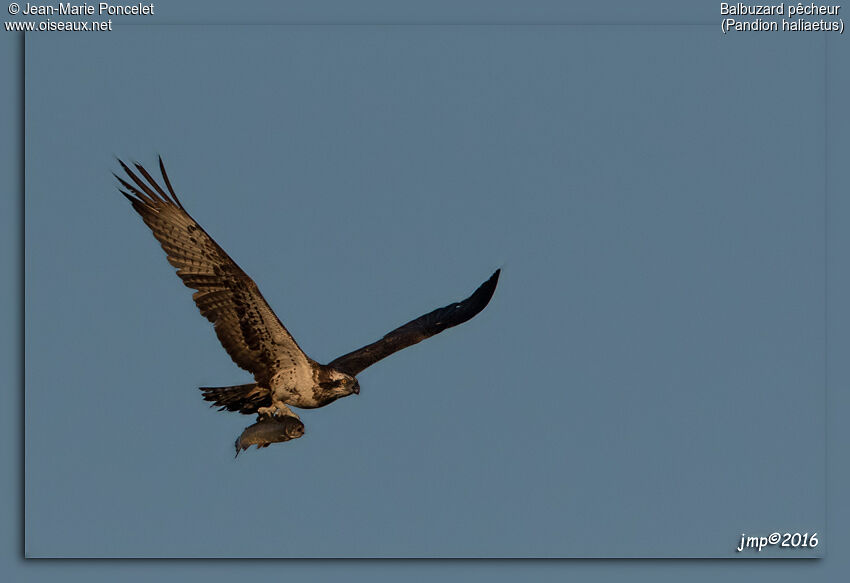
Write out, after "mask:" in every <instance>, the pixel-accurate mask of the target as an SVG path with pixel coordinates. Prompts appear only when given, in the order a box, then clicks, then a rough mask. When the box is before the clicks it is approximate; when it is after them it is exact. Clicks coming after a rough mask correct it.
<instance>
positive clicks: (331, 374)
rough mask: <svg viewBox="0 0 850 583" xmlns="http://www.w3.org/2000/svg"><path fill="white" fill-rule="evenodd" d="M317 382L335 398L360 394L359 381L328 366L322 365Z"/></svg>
mask: <svg viewBox="0 0 850 583" xmlns="http://www.w3.org/2000/svg"><path fill="white" fill-rule="evenodd" d="M317 384H318V385H319V386H320V387H322V388H323V389H324V390H326V391H328V392H330V393H331V394H332V395H333V396H335V397H337V398H339V397H347V396H348V395H351V394H352V393H353V394H355V395H359V394H360V383H358V382H357V379H356V378H354V377H353V376H351V375H349V374H346V373H344V372H340V371H338V370H335V369H333V368H330V367H322V370H320V371H319V375H318V383H317Z"/></svg>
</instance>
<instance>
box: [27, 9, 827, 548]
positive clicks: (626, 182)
mask: <svg viewBox="0 0 850 583" xmlns="http://www.w3.org/2000/svg"><path fill="white" fill-rule="evenodd" d="M718 35H719V33H718V32H717V31H715V30H709V29H700V28H697V29H693V28H687V27H685V28H683V29H681V30H680V29H676V28H665V29H663V30H658V29H657V28H652V27H635V28H629V27H626V28H603V29H597V28H591V29H587V28H577V29H576V28H571V27H539V26H517V27H404V26H398V27H386V26H383V27H320V26H308V27H273V26H270V27H197V26H195V27H160V28H155V29H153V30H150V29H147V28H144V27H132V28H128V29H124V30H120V31H116V32H115V33H113V34H110V35H106V36H104V37H98V38H95V37H82V36H80V37H74V38H73V39H71V38H64V39H62V38H60V37H55V36H46V35H45V36H40V37H32V38H31V39H29V40H28V45H27V54H26V57H27V67H28V72H32V71H45V72H47V71H49V73H50V74H47V73H45V74H44V75H35V74H31V75H29V76H28V77H27V120H26V121H27V200H26V205H27V206H26V211H27V223H26V227H27V241H26V243H27V255H26V265H27V364H28V369H27V395H26V399H27V416H26V427H27V433H26V436H27V454H26V455H27V490H26V493H27V507H26V520H27V532H26V535H27V538H26V545H27V551H28V553H29V554H30V555H32V556H236V557H239V556H310V557H318V556H595V557H605V556H680V557H683V556H688V557H690V556H731V555H732V554H733V553H732V551H733V550H734V546H735V545H736V544H737V542H738V538H739V537H740V534H741V532H748V533H750V532H751V533H754V534H755V533H759V532H765V533H769V532H772V531H773V530H777V529H779V528H783V529H798V530H801V531H806V530H811V531H815V530H822V529H823V527H824V521H825V516H824V511H823V510H824V504H825V500H824V481H823V480H824V474H825V471H824V454H823V452H824V445H825V442H824V400H825V392H824V391H825V372H824V358H825V345H824V339H825V328H824V326H825V321H824V311H825V307H826V306H825V304H824V298H825V288H824V286H825V284H826V278H825V271H824V270H825V262H824V242H825V239H824V237H825V231H824V228H825V225H824V216H825V215H824V210H825V209H824V202H825V198H824V190H823V188H824V184H823V172H824V156H825V154H824V123H823V113H824V112H823V101H824V93H823V90H824V82H823V69H822V68H818V67H812V66H810V64H811V63H812V62H817V60H818V59H822V57H823V41H822V39H821V38H820V37H817V36H805V35H801V36H799V37H796V38H795V40H794V41H793V42H792V41H789V40H787V38H786V37H781V36H775V37H759V38H758V39H756V37H744V36H741V37H737V38H733V39H728V38H721V37H719V36H718ZM59 49H61V50H59ZM788 70H793V71H795V75H793V76H789V75H786V74H784V73H783V72H785V71H788ZM789 112H793V115H789ZM157 154H162V155H163V158H164V159H165V162H166V164H167V166H168V169H169V173H170V176H171V179H172V182H173V184H174V187H175V189H176V190H177V192H178V194H179V195H180V196H181V200H182V201H183V203H184V205H185V206H186V207H187V209H189V211H190V212H192V214H193V215H194V216H195V218H196V219H197V220H198V221H199V222H200V223H201V224H202V225H203V226H204V227H205V228H206V229H207V230H208V231H209V232H210V233H211V234H212V235H213V236H214V237H215V238H216V240H217V241H218V242H219V243H220V244H221V245H222V246H223V247H224V248H225V249H226V250H227V251H228V252H229V253H230V254H231V256H232V257H233V258H234V259H235V260H236V261H237V262H238V263H239V264H240V265H241V266H242V267H243V269H245V271H247V272H248V273H249V274H250V275H252V276H253V277H254V278H255V280H256V281H257V283H258V284H259V286H260V288H261V290H262V291H263V293H264V295H265V296H266V298H267V299H268V300H269V302H270V303H271V305H272V307H273V308H274V309H275V310H276V311H277V313H278V315H279V316H280V318H281V319H282V320H283V322H284V323H285V324H286V325H287V326H288V327H289V329H290V331H291V332H292V333H293V335H294V336H295V337H296V338H297V339H298V341H299V342H300V344H301V346H302V347H303V348H304V349H305V350H306V351H307V352H308V354H310V355H311V356H313V357H314V358H316V359H317V360H320V361H328V360H331V359H332V358H334V357H335V356H338V355H339V354H341V353H343V352H347V351H348V350H351V349H352V348H356V347H358V346H361V345H362V344H365V343H367V342H370V341H372V340H374V339H376V338H378V337H379V336H380V335H381V334H383V333H384V332H386V331H388V330H389V329H391V328H393V327H395V326H396V325H398V324H401V323H403V322H405V321H406V320H408V319H410V318H412V317H415V316H418V315H419V314H421V313H423V312H425V311H428V310H430V309H432V308H434V307H437V306H441V305H444V304H446V303H448V302H449V301H453V300H457V299H460V298H462V297H464V296H465V295H466V294H467V293H468V292H469V291H471V290H472V289H474V287H475V286H476V285H478V284H479V283H480V282H481V281H483V280H484V279H485V278H486V277H487V276H488V275H489V274H490V273H491V272H492V270H493V269H495V268H496V267H503V269H504V272H503V277H502V282H501V285H500V288H499V289H498V290H497V293H496V296H495V297H494V299H493V302H492V304H491V305H490V306H489V307H488V308H487V310H485V312H483V313H482V314H481V315H480V316H479V317H477V318H476V319H474V320H473V321H471V322H470V323H468V324H466V325H464V326H462V327H460V328H457V329H453V330H451V331H449V332H446V333H444V334H442V335H440V336H439V337H436V338H434V339H431V340H429V341H428V342H426V343H423V344H421V345H418V346H416V347H414V348H411V349H409V350H406V351H404V352H403V353H399V354H397V355H395V356H394V357H392V358H391V359H388V360H387V361H385V362H382V363H380V364H379V365H376V366H375V367H374V368H372V369H369V370H368V371H367V372H365V373H364V374H363V375H361V385H362V394H361V395H360V396H358V397H351V398H348V399H345V400H342V401H340V402H338V403H335V404H333V405H332V406H330V407H327V408H325V409H321V410H316V411H311V412H305V413H304V414H303V415H302V419H303V420H304V422H305V424H306V426H307V435H306V436H305V437H304V438H302V439H300V440H298V441H295V442H292V443H288V444H283V445H276V446H273V447H271V448H269V449H267V450H264V451H261V452H255V451H253V450H252V451H250V452H248V454H247V455H245V456H244V457H242V456H240V458H239V459H238V460H236V461H234V460H233V459H232V442H233V439H234V438H235V436H236V435H237V434H238V433H239V431H241V429H242V428H243V427H244V426H246V425H248V424H250V423H251V422H252V419H251V418H249V417H244V416H238V415H236V414H232V413H231V414H224V413H218V412H215V411H213V410H210V409H207V408H206V407H205V403H204V402H203V401H201V399H200V396H199V393H198V391H197V390H196V388H195V387H197V386H199V385H215V384H232V383H238V382H246V381H247V380H249V377H248V375H247V373H244V372H243V371H240V370H239V369H237V368H236V366H235V365H233V364H232V363H231V362H230V361H229V359H228V358H227V356H226V354H225V353H224V351H223V350H222V349H221V348H220V347H219V346H218V343H217V340H216V338H215V336H214V334H213V332H212V330H211V327H210V326H209V324H208V323H207V322H206V321H205V320H204V319H203V318H201V317H200V316H199V315H198V314H197V313H196V311H195V309H194V306H193V304H192V302H191V299H190V291H189V290H187V289H186V288H184V287H183V286H182V284H181V283H180V282H179V280H178V279H177V278H176V276H174V274H173V270H172V269H171V268H170V266H169V265H168V264H167V262H166V261H165V259H164V256H163V254H162V252H161V251H160V250H159V248H158V246H157V245H156V243H155V242H154V240H153V238H152V237H151V236H150V234H149V232H148V231H147V229H146V228H145V227H144V226H143V225H142V223H141V221H140V220H139V219H138V217H136V216H135V215H134V214H133V213H132V211H131V210H130V208H129V206H128V205H127V203H126V201H124V199H123V198H122V197H121V196H120V195H119V194H118V193H117V191H116V190H115V189H114V186H113V179H112V177H111V175H110V171H112V170H115V169H116V168H117V164H116V163H115V162H114V160H113V158H112V156H113V155H119V156H121V157H126V158H129V159H136V160H138V161H140V162H143V163H146V164H148V165H151V166H153V164H154V162H155V159H156V155H157ZM791 169H792V170H793V171H792V170H791ZM776 484H781V485H782V487H775V486H776ZM293 531H294V532H297V533H298V535H297V536H293V535H292V534H291V533H292V532H293ZM670 533H675V536H671V534H670Z"/></svg>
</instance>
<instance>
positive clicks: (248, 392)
mask: <svg viewBox="0 0 850 583" xmlns="http://www.w3.org/2000/svg"><path fill="white" fill-rule="evenodd" d="M118 163H119V164H120V165H121V168H122V169H123V170H124V172H125V173H126V175H127V178H128V179H129V180H125V179H124V178H122V177H120V176H118V175H117V174H116V175H115V178H117V179H118V182H119V183H120V184H121V187H122V188H121V189H119V190H121V193H122V194H123V195H124V196H125V197H127V199H128V200H129V201H130V202H131V204H132V205H133V208H134V209H135V210H136V212H137V213H139V215H141V217H142V220H144V222H145V224H147V226H148V227H150V229H151V231H152V232H153V235H154V237H156V239H157V240H158V241H159V243H160V245H162V248H163V250H164V251H165V254H166V256H167V257H168V261H169V262H170V263H171V265H173V266H174V267H176V268H177V275H179V276H180V279H182V280H183V283H184V284H185V285H186V286H187V287H190V288H192V289H194V290H196V291H195V293H194V294H193V295H192V298H193V299H194V300H195V304H196V305H197V306H198V309H199V310H200V312H201V314H202V315H203V316H204V317H205V318H207V319H208V320H209V321H210V322H212V323H213V326H214V327H215V332H216V335H217V336H218V339H219V340H220V341H221V344H222V346H224V348H225V350H227V353H228V354H229V355H230V357H231V358H232V359H233V361H234V362H235V363H236V364H237V365H238V366H240V367H241V368H243V369H245V370H247V371H249V372H250V373H252V374H253V375H254V380H255V382H254V383H249V384H244V385H236V386H229V387H213V388H210V387H202V388H201V390H202V391H203V394H204V399H206V400H207V401H212V403H213V406H218V407H220V408H221V409H222V410H228V411H239V412H240V413H244V414H254V413H257V414H258V423H257V424H255V425H253V426H251V427H249V428H247V429H246V430H245V432H243V434H242V436H241V437H240V439H238V440H237V444H236V447H237V454H238V452H239V450H240V448H241V449H246V448H247V447H248V446H249V445H252V444H257V446H258V447H265V446H267V445H268V444H269V443H277V442H279V441H288V440H290V439H295V438H297V437H300V436H301V435H302V434H303V428H304V426H303V424H302V423H301V421H300V420H299V419H298V416H297V415H296V414H295V413H294V412H293V411H292V410H291V409H290V408H289V407H288V405H292V406H294V407H299V408H305V409H312V408H317V407H323V406H325V405H327V404H329V403H332V402H333V401H335V400H336V399H338V398H340V397H345V396H348V395H350V394H353V393H354V394H356V393H359V392H360V385H359V383H358V382H357V379H356V378H355V376H356V375H357V374H359V373H360V372H361V371H363V370H364V369H365V368H367V367H369V366H371V365H372V364H374V363H376V362H377V361H379V360H381V359H383V358H386V357H387V356H389V355H390V354H393V353H394V352H397V351H399V350H401V349H403V348H406V347H408V346H411V345H412V344H416V343H417V342H421V341H422V340H424V339H426V338H428V337H430V336H433V335H434V334H438V333H440V332H442V331H443V330H445V329H446V328H450V327H452V326H457V325H458V324H462V323H463V322H466V321H467V320H469V319H470V318H472V317H473V316H475V315H476V314H478V313H479V312H480V311H481V310H483V309H484V307H485V306H486V305H487V303H488V302H489V301H490V298H491V297H492V296H493V292H494V291H495V289H496V284H497V282H498V280H499V270H497V271H496V272H495V273H494V274H493V275H492V276H491V277H490V279H488V280H487V281H486V282H484V283H483V284H482V285H481V286H480V287H479V288H478V289H477V290H476V291H475V292H474V293H473V294H472V295H471V296H470V297H468V298H467V299H465V300H463V301H461V302H457V303H453V304H449V305H448V306H445V307H443V308H439V309H437V310H434V311H432V312H430V313H428V314H425V315H424V316H421V317H419V318H416V319H415V320H412V321H410V322H408V323H407V324H405V325H403V326H400V327H399V328H396V329H395V330H393V331H392V332H390V333H389V334H387V335H385V336H384V337H383V338H381V339H380V340H378V341H377V342H373V343H372V344H369V345H367V346H364V347H363V348H360V349H358V350H355V351H353V352H350V353H348V354H346V355H344V356H340V357H339V358H337V359H335V360H334V361H332V362H331V363H330V364H328V365H322V364H319V363H317V362H316V361H314V360H313V359H311V358H310V357H309V356H307V355H306V354H304V351H302V350H301V348H300V347H299V346H298V343H297V342H295V339H294V338H293V337H292V336H291V335H290V334H289V332H288V331H287V329H286V328H285V327H284V325H283V324H282V323H281V321H280V320H279V319H278V317H277V316H276V315H275V313H274V312H273V311H272V309H271V307H270V306H269V305H268V303H267V302H266V300H265V298H263V296H262V294H261V293H260V290H259V289H258V288H257V284H256V283H254V281H253V280H252V279H251V278H250V277H248V275H246V274H245V272H244V271H242V270H241V269H240V268H239V266H238V265H236V262H234V261H233V260H232V259H231V258H230V257H229V256H228V255H227V253H225V251H224V250H223V249H222V248H221V247H219V246H218V244H217V243H216V242H215V241H214V240H213V238H212V237H210V236H209V234H207V232H206V231H205V230H204V229H203V228H202V227H201V226H200V225H199V224H198V223H197V222H195V220H194V219H193V218H192V217H191V216H190V215H189V213H187V212H186V209H184V208H183V205H182V204H181V203H180V200H179V199H178V198H177V195H176V194H175V193H174V189H173V188H172V186H171V181H170V180H169V178H168V175H167V174H166V172H165V166H164V165H163V163H162V159H161V158H160V160H159V169H160V172H161V173H162V178H163V182H164V183H165V187H166V189H167V192H166V191H165V190H163V189H162V187H160V185H159V184H158V183H157V181H156V180H155V179H154V178H153V177H152V176H151V175H150V174H149V173H148V172H147V170H145V168H143V167H142V166H141V165H140V164H135V169H136V172H138V174H137V173H136V172H134V171H133V170H132V169H131V168H129V167H128V166H127V165H126V164H124V163H123V162H121V161H120V160H119V161H118ZM139 175H141V176H139ZM296 420H297V423H296V422H295V421H296ZM298 427H300V430H299V429H298Z"/></svg>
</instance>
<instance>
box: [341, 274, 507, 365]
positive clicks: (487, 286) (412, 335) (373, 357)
mask: <svg viewBox="0 0 850 583" xmlns="http://www.w3.org/2000/svg"><path fill="white" fill-rule="evenodd" d="M500 271H501V270H500V269H497V270H496V272H495V273H494V274H493V275H491V276H490V279H488V280H487V281H485V282H484V283H482V284H481V285H480V286H479V287H478V289H477V290H475V291H474V292H473V293H472V295H471V296H469V297H468V298H466V299H465V300H463V301H461V302H457V303H454V304H449V305H448V306H445V307H444V308H438V309H436V310H434V311H433V312H429V313H428V314H425V315H424V316H420V317H419V318H416V319H415V320H412V321H410V322H408V323H407V324H405V325H404V326H400V327H398V328H396V329H395V330H393V331H392V332H390V333H389V334H387V335H386V336H384V337H383V338H381V339H380V340H378V341H377V342H373V343H372V344H369V345H368V346H364V347H363V348H360V349H358V350H355V351H354V352H349V353H348V354H346V355H343V356H340V357H339V358H337V359H336V360H334V361H333V362H331V363H329V364H328V366H330V367H332V368H334V369H336V370H338V371H340V372H344V373H346V374H350V375H352V376H355V375H357V374H359V373H360V371H362V370H364V369H366V368H368V367H370V366H372V365H373V364H375V363H376V362H378V361H379V360H381V359H382V358H386V357H387V356H389V355H391V354H393V353H394V352H398V351H399V350H401V349H402V348H407V347H408V346H411V345H413V344H416V343H417V342H422V341H423V340H425V339H426V338H430V337H431V336H433V335H434V334H439V333H440V332H442V331H443V330H445V329H446V328H451V327H452V326H457V325H458V324H463V323H464V322H466V321H467V320H469V319H471V318H472V317H473V316H475V315H476V314H477V313H478V312H480V311H481V310H483V309H484V307H485V306H486V305H487V304H488V303H489V302H490V298H492V297H493V292H494V291H496V283H498V281H499V272H500Z"/></svg>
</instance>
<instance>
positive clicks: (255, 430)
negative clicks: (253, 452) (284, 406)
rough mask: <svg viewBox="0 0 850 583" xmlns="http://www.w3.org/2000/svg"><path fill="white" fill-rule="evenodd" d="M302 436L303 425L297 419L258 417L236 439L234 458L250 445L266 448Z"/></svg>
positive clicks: (288, 417) (290, 417)
mask: <svg viewBox="0 0 850 583" xmlns="http://www.w3.org/2000/svg"><path fill="white" fill-rule="evenodd" d="M302 435H304V424H303V423H302V422H301V420H300V419H299V418H298V417H292V416H290V415H281V416H268V415H266V416H259V417H257V422H256V423H254V424H253V425H251V426H250V427H246V428H245V430H244V431H243V432H242V435H240V436H239V437H237V438H236V444H235V445H236V456H235V457H239V452H241V451H242V450H247V449H248V448H249V447H251V446H252V445H256V446H257V449H260V448H263V447H268V446H269V445H271V444H272V443H280V442H282V441H289V440H290V439H298V438H299V437H301V436H302Z"/></svg>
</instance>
